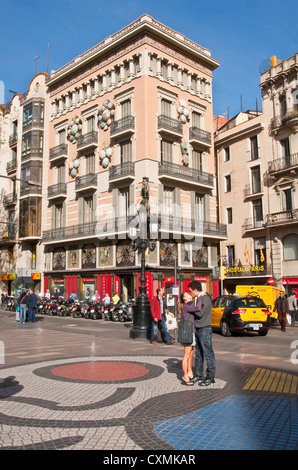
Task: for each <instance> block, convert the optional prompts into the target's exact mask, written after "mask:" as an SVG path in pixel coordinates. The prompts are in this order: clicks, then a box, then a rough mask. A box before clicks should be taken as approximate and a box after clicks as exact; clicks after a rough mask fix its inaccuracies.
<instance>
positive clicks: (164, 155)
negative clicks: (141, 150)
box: [161, 139, 173, 162]
mask: <svg viewBox="0 0 298 470" xmlns="http://www.w3.org/2000/svg"><path fill="white" fill-rule="evenodd" d="M172 159H173V143H172V142H170V141H168V140H164V139H163V140H162V141H161V161H162V162H172Z"/></svg>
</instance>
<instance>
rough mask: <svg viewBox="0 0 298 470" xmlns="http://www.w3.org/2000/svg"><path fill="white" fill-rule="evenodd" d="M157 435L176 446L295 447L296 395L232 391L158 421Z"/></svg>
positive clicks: (297, 426)
mask: <svg viewBox="0 0 298 470" xmlns="http://www.w3.org/2000/svg"><path fill="white" fill-rule="evenodd" d="M155 431H156V434H157V436H158V437H159V438H160V439H162V440H163V441H164V442H167V443H169V444H170V445H172V446H173V447H174V448H175V449H177V450H203V449H204V450H215V449H229V450H237V449H238V450H248V449H252V450H260V449H266V450H274V449H276V450H277V449H283V450H295V449H298V440H297V439H298V438H297V436H298V411H297V399H296V398H295V397H280V396H276V397H267V396H256V395H231V396H229V397H226V398H224V399H222V400H220V401H218V402H217V403H213V404H211V405H208V406H205V407H204V408H202V409H200V410H197V411H195V412H192V413H189V414H187V415H184V416H180V417H178V418H177V417H176V418H174V419H168V420H165V421H159V422H157V423H155Z"/></svg>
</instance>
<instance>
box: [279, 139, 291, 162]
mask: <svg viewBox="0 0 298 470" xmlns="http://www.w3.org/2000/svg"><path fill="white" fill-rule="evenodd" d="M280 145H281V158H285V159H287V158H288V157H289V156H290V141H289V138H287V139H283V140H281V141H280Z"/></svg>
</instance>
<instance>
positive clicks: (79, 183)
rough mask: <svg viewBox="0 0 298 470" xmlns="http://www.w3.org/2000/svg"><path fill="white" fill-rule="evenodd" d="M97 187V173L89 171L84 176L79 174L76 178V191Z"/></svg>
mask: <svg viewBox="0 0 298 470" xmlns="http://www.w3.org/2000/svg"><path fill="white" fill-rule="evenodd" d="M89 188H94V189H96V188H97V174H96V173H88V174H87V175H84V176H77V178H76V191H80V190H83V189H89Z"/></svg>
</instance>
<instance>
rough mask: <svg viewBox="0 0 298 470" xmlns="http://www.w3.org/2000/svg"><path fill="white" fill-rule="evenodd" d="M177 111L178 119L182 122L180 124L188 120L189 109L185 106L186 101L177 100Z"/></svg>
mask: <svg viewBox="0 0 298 470" xmlns="http://www.w3.org/2000/svg"><path fill="white" fill-rule="evenodd" d="M177 112H178V119H179V120H180V121H181V122H182V124H185V123H186V122H187V121H189V111H188V109H187V107H186V102H185V101H184V100H180V101H179V106H178V108H177Z"/></svg>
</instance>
